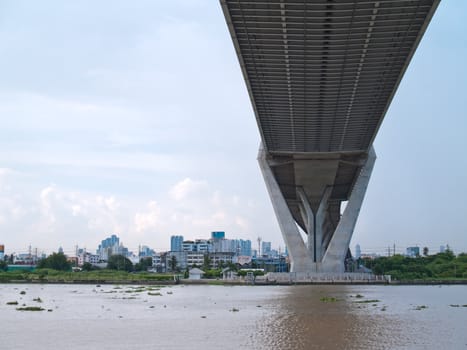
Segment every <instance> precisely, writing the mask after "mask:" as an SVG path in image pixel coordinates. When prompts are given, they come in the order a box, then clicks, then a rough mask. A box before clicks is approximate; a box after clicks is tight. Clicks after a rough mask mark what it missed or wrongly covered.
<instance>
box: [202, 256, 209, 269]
mask: <svg viewBox="0 0 467 350" xmlns="http://www.w3.org/2000/svg"><path fill="white" fill-rule="evenodd" d="M210 268H211V259H210V258H209V254H204V258H203V270H209V269H210Z"/></svg>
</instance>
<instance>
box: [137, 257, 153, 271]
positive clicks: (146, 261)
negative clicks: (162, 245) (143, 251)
mask: <svg viewBox="0 0 467 350" xmlns="http://www.w3.org/2000/svg"><path fill="white" fill-rule="evenodd" d="M150 267H152V258H151V257H150V256H149V257H146V258H141V259H140V261H139V263H137V264H135V271H147V270H148V268H150Z"/></svg>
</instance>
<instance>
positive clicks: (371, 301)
mask: <svg viewBox="0 0 467 350" xmlns="http://www.w3.org/2000/svg"><path fill="white" fill-rule="evenodd" d="M379 302H381V300H378V299H369V300H359V301H355V303H357V304H373V303H379Z"/></svg>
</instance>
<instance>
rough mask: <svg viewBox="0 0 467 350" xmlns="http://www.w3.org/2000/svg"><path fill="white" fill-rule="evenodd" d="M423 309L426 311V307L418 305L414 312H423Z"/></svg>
mask: <svg viewBox="0 0 467 350" xmlns="http://www.w3.org/2000/svg"><path fill="white" fill-rule="evenodd" d="M424 309H428V306H426V305H419V306H417V307H416V308H415V309H414V310H417V311H420V310H424Z"/></svg>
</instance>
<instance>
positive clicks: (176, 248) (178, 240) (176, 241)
mask: <svg viewBox="0 0 467 350" xmlns="http://www.w3.org/2000/svg"><path fill="white" fill-rule="evenodd" d="M182 247H183V236H172V237H170V251H172V252H181V251H182V250H183V249H182Z"/></svg>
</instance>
